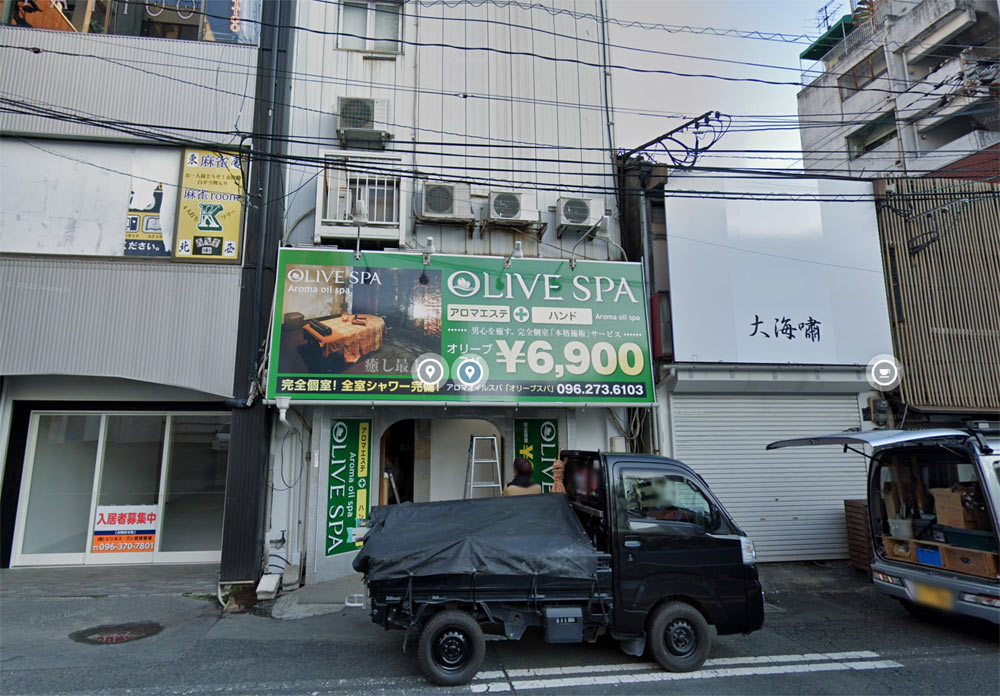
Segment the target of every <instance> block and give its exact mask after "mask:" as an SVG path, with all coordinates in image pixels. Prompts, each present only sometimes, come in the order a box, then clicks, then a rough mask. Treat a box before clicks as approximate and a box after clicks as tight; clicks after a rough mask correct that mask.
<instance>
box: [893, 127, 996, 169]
mask: <svg viewBox="0 0 1000 696" xmlns="http://www.w3.org/2000/svg"><path fill="white" fill-rule="evenodd" d="M998 145H1000V130H986V129H977V130H973V131H970V132H968V133H966V134H965V135H962V136H960V137H958V138H955V139H954V140H952V141H950V142H948V143H947V144H944V145H941V146H939V147H937V148H935V149H934V150H927V151H925V152H924V153H923V154H922V155H921V156H920V157H914V158H910V160H909V162H908V163H907V166H908V168H909V169H911V170H913V171H940V170H942V169H946V168H948V167H950V166H951V165H953V164H955V163H956V162H958V161H960V160H963V159H966V158H970V157H973V156H975V155H976V153H983V152H984V151H986V150H988V149H989V148H996V147H997V146H998ZM984 161H986V162H987V163H988V164H986V165H983V166H980V165H976V169H977V170H978V169H980V168H981V169H982V170H983V171H982V176H989V175H990V174H991V173H995V172H996V165H995V164H994V163H993V162H995V156H994V158H993V159H990V158H986V159H985V160H984ZM963 166H964V165H963ZM965 173H966V174H970V172H968V171H967V172H965ZM969 178H982V177H981V176H979V175H978V174H976V173H975V172H972V173H971V174H970V177H969Z"/></svg>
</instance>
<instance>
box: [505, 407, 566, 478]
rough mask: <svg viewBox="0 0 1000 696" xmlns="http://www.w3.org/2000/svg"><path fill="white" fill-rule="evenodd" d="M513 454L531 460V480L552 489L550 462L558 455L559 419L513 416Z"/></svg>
mask: <svg viewBox="0 0 1000 696" xmlns="http://www.w3.org/2000/svg"><path fill="white" fill-rule="evenodd" d="M514 453H515V454H514V456H515V457H524V458H525V459H527V460H528V461H530V462H531V480H532V481H534V482H535V483H539V484H541V486H542V491H543V492H545V493H548V492H549V491H551V490H552V462H554V461H555V460H556V458H557V457H558V456H559V421H557V420H556V419H555V418H515V419H514Z"/></svg>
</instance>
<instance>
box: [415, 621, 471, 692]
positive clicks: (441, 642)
mask: <svg viewBox="0 0 1000 696" xmlns="http://www.w3.org/2000/svg"><path fill="white" fill-rule="evenodd" d="M484 657H486V639H485V638H483V629H482V628H480V626H479V623H478V622H477V621H476V620H475V619H474V618H472V616H471V615H470V614H469V613H468V612H464V611H458V610H455V609H447V610H445V611H442V612H440V613H438V614H435V615H434V617H433V618H431V620H430V621H428V622H427V625H426V626H424V630H423V632H421V634H420V642H419V643H418V645H417V661H418V662H419V663H420V670H421V671H422V672H423V673H424V676H426V677H427V679H429V680H430V681H431V682H433V683H434V684H437V685H438V686H458V685H460V684H466V683H468V682H469V681H470V680H471V679H472V678H473V677H474V676H476V672H478V671H479V668H480V667H481V666H482V664H483V658H484Z"/></svg>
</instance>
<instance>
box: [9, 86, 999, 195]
mask: <svg viewBox="0 0 1000 696" xmlns="http://www.w3.org/2000/svg"><path fill="white" fill-rule="evenodd" d="M0 102H8V103H13V104H18V105H24V108H28V109H30V110H32V112H33V115H43V116H47V115H51V117H52V118H55V119H57V120H59V119H61V118H63V117H65V118H66V119H69V120H72V119H77V120H80V121H82V122H84V123H86V124H88V125H96V126H109V127H112V128H115V127H116V126H122V125H127V126H129V127H132V126H135V127H142V128H150V127H152V128H156V129H160V130H162V129H166V128H167V127H166V126H160V125H155V124H132V123H129V122H120V121H111V122H105V121H101V122H97V121H96V120H94V119H89V118H85V117H75V116H73V115H71V114H68V113H67V112H61V113H60V112H58V111H55V110H52V109H44V108H42V107H37V106H34V105H29V104H27V103H26V102H18V101H16V100H10V99H5V98H0ZM0 110H5V111H10V112H15V113H18V112H19V111H18V110H17V109H11V108H6V107H0ZM182 130H185V131H189V130H190V129H182ZM127 132H129V133H130V134H133V135H136V136H139V137H141V135H142V134H141V133H137V132H136V131H135V130H128V131H127ZM213 132H216V133H219V132H220V131H213ZM158 135H159V139H160V140H161V141H162V140H164V136H163V134H158ZM244 137H247V136H244ZM282 140H284V141H285V142H295V143H309V144H322V143H323V142H327V139H324V138H296V137H283V138H282ZM185 144H191V141H185ZM196 144H197V145H198V146H200V147H208V148H211V147H217V146H215V145H213V144H210V143H204V142H200V143H196ZM434 144H435V145H436V144H438V143H434ZM476 145H478V144H475V143H471V144H470V143H456V144H446V145H442V147H473V146H476ZM497 147H498V148H500V146H497ZM501 149H504V148H501ZM507 149H509V148H507ZM546 149H548V148H546ZM552 149H555V148H552ZM562 149H565V150H584V148H568V147H567V148H562ZM585 150H589V151H595V152H601V151H603V148H586V149H585ZM712 152H713V153H714V154H713V156H727V155H728V154H729V153H735V154H736V155H737V156H745V155H746V153H750V152H755V153H757V152H761V153H778V152H793V151H784V150H749V149H743V150H725V149H718V150H713V151H712ZM817 152H827V151H816V150H811V151H810V154H817ZM836 152H837V154H843V153H840V152H839V151H836ZM977 152H979V151H978V150H968V151H960V150H947V151H944V152H942V153H938V154H935V153H928V154H925V155H924V157H927V158H934V157H948V158H954V157H955V155H957V154H958V155H961V154H976V153H977ZM419 154H422V155H429V156H435V157H437V156H442V157H443V156H454V157H462V155H461V153H451V152H437V151H421V152H419ZM476 158H479V159H489V160H494V159H496V160H504V159H511V160H516V161H529V162H552V163H558V164H562V165H565V164H580V165H584V166H595V167H603V166H604V165H603V163H601V162H599V161H591V160H574V159H572V158H569V157H566V156H562V157H558V158H539V157H519V156H506V155H496V154H490V155H466V156H464V159H476ZM764 159H768V158H764ZM793 159H794V160H798V159H800V157H795V158H793ZM844 161H850V160H844ZM760 171H771V169H769V168H761V169H760ZM773 171H776V172H783V171H784V170H773ZM934 171H936V170H933V169H931V170H925V172H919V171H915V172H913V173H933V172H934ZM975 171H976V172H978V171H979V170H975ZM551 173H555V172H551ZM824 173H825V172H823V171H822V170H815V169H814V170H810V171H809V172H807V173H805V174H804V176H821V175H823V174H824ZM830 173H840V174H842V173H843V172H837V170H830ZM849 178H857V177H853V176H851V177H849Z"/></svg>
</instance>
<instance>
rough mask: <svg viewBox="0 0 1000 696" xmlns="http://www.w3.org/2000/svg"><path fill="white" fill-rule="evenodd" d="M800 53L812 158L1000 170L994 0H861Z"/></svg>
mask: <svg viewBox="0 0 1000 696" xmlns="http://www.w3.org/2000/svg"><path fill="white" fill-rule="evenodd" d="M852 4H853V5H854V6H855V11H854V13H853V15H846V16H844V17H843V18H842V19H841V20H840V21H839V22H837V23H836V24H835V25H834V26H833V27H831V28H830V30H829V31H828V32H827V33H826V34H825V35H824V36H822V37H820V38H819V39H817V41H816V42H815V43H814V44H813V45H812V46H810V47H809V48H808V49H806V50H805V51H803V53H802V54H801V56H800V57H801V58H802V59H803V60H804V61H809V63H808V65H809V67H808V68H807V70H806V72H804V73H803V77H804V83H805V85H806V86H805V87H804V88H803V89H802V91H801V92H799V95H798V101H799V108H798V111H799V119H800V124H801V126H802V129H801V132H802V151H803V155H804V161H803V166H804V168H805V169H806V170H808V171H813V172H816V173H818V174H819V173H830V172H835V173H840V172H843V173H848V174H852V175H859V176H873V175H875V174H883V175H886V176H909V177H921V176H935V177H957V178H964V179H968V180H984V179H987V180H988V179H990V178H991V177H992V178H994V179H995V178H996V177H997V176H998V172H1000V117H998V114H1000V110H998V101H997V100H998V95H997V85H998V83H1000V63H998V58H1000V49H998V44H997V40H998V36H1000V29H998V27H1000V24H998V16H1000V6H998V3H997V2H996V1H995V0H923V1H922V2H917V3H914V2H897V1H894V0H871V1H870V2H864V3H862V2H855V3H852Z"/></svg>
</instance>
